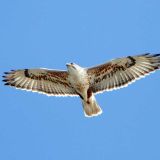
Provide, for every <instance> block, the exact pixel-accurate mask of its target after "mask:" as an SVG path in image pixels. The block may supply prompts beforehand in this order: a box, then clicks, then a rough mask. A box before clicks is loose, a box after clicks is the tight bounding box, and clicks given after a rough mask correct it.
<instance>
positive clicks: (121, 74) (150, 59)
mask: <svg viewBox="0 0 160 160" xmlns="http://www.w3.org/2000/svg"><path fill="white" fill-rule="evenodd" d="M159 68H160V54H153V55H151V54H143V55H138V56H133V57H132V56H128V57H125V58H119V59H115V60H112V61H110V62H108V63H105V64H102V65H99V66H96V67H92V68H89V69H88V70H87V72H88V74H89V77H90V82H91V83H90V86H91V88H92V90H93V92H94V93H99V92H103V91H111V90H114V89H119V88H122V87H126V86H128V84H131V83H133V82H134V81H136V80H138V79H140V78H142V77H145V76H146V75H149V74H150V73H152V72H154V71H155V70H157V69H159Z"/></svg>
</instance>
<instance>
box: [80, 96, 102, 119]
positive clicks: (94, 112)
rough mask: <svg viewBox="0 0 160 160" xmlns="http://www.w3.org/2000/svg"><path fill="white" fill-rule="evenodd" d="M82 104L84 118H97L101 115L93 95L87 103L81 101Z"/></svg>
mask: <svg viewBox="0 0 160 160" xmlns="http://www.w3.org/2000/svg"><path fill="white" fill-rule="evenodd" d="M82 104H83V109H84V114H85V116H86V117H93V116H98V115H100V114H101V113H102V110H101V108H100V107H99V105H98V104H97V102H96V99H95V97H94V95H92V96H91V97H90V98H89V100H88V101H87V102H86V101H84V100H82Z"/></svg>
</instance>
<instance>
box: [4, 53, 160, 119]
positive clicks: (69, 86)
mask: <svg viewBox="0 0 160 160" xmlns="http://www.w3.org/2000/svg"><path fill="white" fill-rule="evenodd" d="M159 68H160V54H148V53H147V54H143V55H137V56H128V57H125V58H118V59H114V60H111V61H110V62H108V63H105V64H102V65H98V66H96V67H91V68H82V67H80V66H78V65H76V64H74V63H71V64H67V69H68V70H67V71H57V70H48V69H22V70H11V72H5V76H3V78H4V80H3V81H4V82H5V85H9V86H13V87H16V88H19V89H25V90H29V91H33V92H40V93H45V94H47V95H51V96H80V98H81V99H82V104H83V108H84V112H85V115H86V116H89V117H91V116H97V115H99V114H101V113H102V110H101V108H100V107H99V105H98V104H97V102H96V99H95V96H94V94H96V93H100V92H103V91H110V90H113V89H119V88H122V87H125V86H127V85H128V84H130V83H132V82H134V81H135V80H137V79H140V78H141V77H144V76H146V75H148V74H149V73H152V72H154V71H155V70H158V69H159Z"/></svg>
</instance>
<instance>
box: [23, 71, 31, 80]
mask: <svg viewBox="0 0 160 160" xmlns="http://www.w3.org/2000/svg"><path fill="white" fill-rule="evenodd" d="M24 75H25V76H26V77H27V78H30V75H29V72H28V69H25V70H24Z"/></svg>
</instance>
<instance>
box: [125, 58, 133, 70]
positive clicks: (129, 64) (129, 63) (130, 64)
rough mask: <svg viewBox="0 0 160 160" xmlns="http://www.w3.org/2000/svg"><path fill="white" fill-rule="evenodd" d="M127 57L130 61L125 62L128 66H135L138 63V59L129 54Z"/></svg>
mask: <svg viewBox="0 0 160 160" xmlns="http://www.w3.org/2000/svg"><path fill="white" fill-rule="evenodd" d="M127 58H128V59H129V61H128V62H127V63H126V64H125V66H126V67H127V68H129V67H131V66H134V65H135V64H136V60H135V59H134V58H133V57H131V56H128V57H127Z"/></svg>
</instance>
